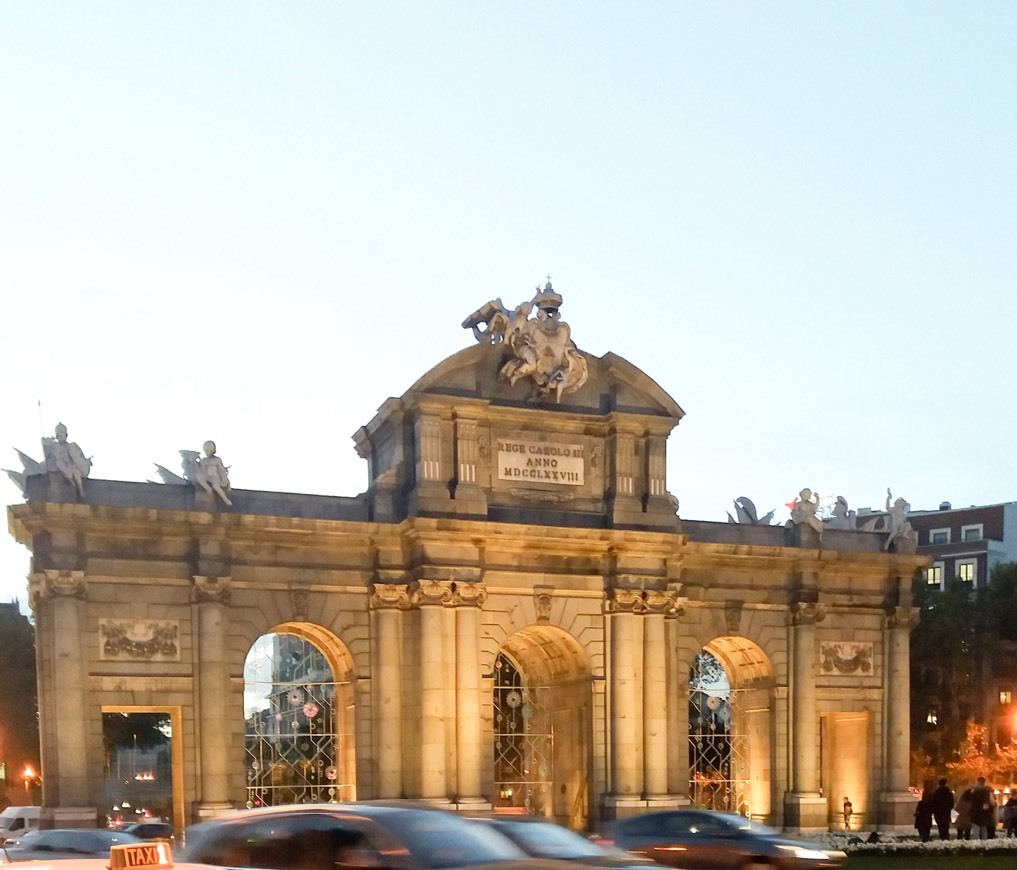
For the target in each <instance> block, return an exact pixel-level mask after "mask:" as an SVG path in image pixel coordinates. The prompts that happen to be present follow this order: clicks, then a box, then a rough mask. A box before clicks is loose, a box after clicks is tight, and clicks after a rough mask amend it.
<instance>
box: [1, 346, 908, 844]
mask: <svg viewBox="0 0 1017 870" xmlns="http://www.w3.org/2000/svg"><path fill="white" fill-rule="evenodd" d="M506 352H507V348H506V346H505V345H503V344H479V345H477V346H475V347H471V348H469V349H466V350H464V351H461V352H459V353H457V354H455V355H453V356H452V357H450V358H449V359H447V360H445V361H444V362H443V363H441V364H440V365H438V366H437V367H435V368H434V369H433V370H431V371H430V372H428V373H427V374H426V375H425V376H424V377H423V378H421V379H420V380H419V381H418V382H417V383H416V384H415V385H414V386H413V387H412V388H411V389H410V390H409V391H408V392H407V393H406V394H405V395H404V396H402V397H401V398H399V399H390V400H388V401H386V402H385V403H384V404H383V405H382V406H381V408H380V410H379V412H378V414H377V416H376V417H375V418H374V420H372V421H371V422H370V423H369V424H368V425H367V426H366V427H364V428H362V429H361V430H360V431H359V432H357V434H356V436H355V442H356V447H357V450H358V452H359V453H360V455H361V456H362V457H364V458H365V459H367V461H368V465H369V487H368V489H367V490H366V492H364V493H363V494H361V495H359V496H356V497H352V498H342V497H331V496H302V495H291V494H280V493H269V492H255V491H247V490H241V489H235V490H232V492H231V493H230V501H231V502H232V504H231V505H229V506H227V505H226V504H224V503H223V501H222V500H221V499H220V498H218V497H217V496H216V494H215V493H214V492H212V493H209V492H205V491H204V490H202V489H201V488H200V487H193V486H189V485H175V486H174V485H166V484H153V483H132V482H115V481H105V480H87V481H86V482H85V486H84V495H83V497H79V495H78V494H77V492H76V491H75V489H74V487H73V486H72V485H71V484H70V483H68V482H67V481H66V480H64V479H63V478H62V477H61V476H60V475H58V474H56V473H48V474H46V473H43V474H39V475H36V476H34V477H30V478H29V479H28V481H27V484H26V502H25V503H24V504H19V505H15V506H12V507H11V508H10V509H9V517H10V526H11V529H12V531H13V534H14V535H15V537H16V538H17V539H18V540H19V541H21V542H22V543H24V544H25V545H26V546H28V547H29V548H30V549H31V551H32V554H33V563H32V573H31V578H30V581H31V598H32V606H33V608H34V611H35V616H36V624H37V632H38V663H39V675H40V677H39V680H40V682H39V685H40V706H41V722H42V746H43V767H44V771H43V772H44V805H45V810H44V812H45V814H46V818H47V820H48V824H52V825H65V824H83V823H86V822H90V821H94V818H95V816H96V814H97V813H100V814H101V812H102V810H103V807H104V804H105V803H108V802H109V795H108V793H107V792H106V791H105V788H106V786H105V785H104V783H105V782H106V780H107V779H108V776H107V774H108V765H109V759H108V753H106V754H104V750H103V746H104V727H103V714H104V713H105V714H113V713H120V714H123V713H126V714H128V715H130V714H136V713H143V712H158V713H162V714H165V715H166V716H168V717H169V718H170V720H171V722H172V728H171V729H170V730H171V733H172V762H171V764H170V769H171V771H172V780H173V781H172V800H173V807H174V809H173V820H174V821H175V822H176V824H177V825H182V824H184V823H186V822H189V821H191V820H193V819H197V818H201V817H205V816H208V815H214V814H216V813H219V812H222V811H223V810H224V809H226V808H229V807H233V806H242V805H245V804H249V803H250V804H257V803H271V802H275V801H280V800H304V799H313V800H333V799H334V800H345V799H350V798H354V797H357V798H388V797H391V798H397V797H408V798H422V799H425V800H429V801H432V802H434V803H437V804H441V805H448V806H451V807H456V808H460V809H477V808H482V807H491V806H493V807H494V808H496V809H501V810H505V811H521V810H528V811H531V812H536V813H542V814H546V815H548V816H551V817H554V818H556V819H558V820H559V821H561V822H563V823H565V824H569V825H571V826H573V827H576V828H588V827H592V826H594V825H596V824H597V822H598V821H599V820H601V819H604V818H610V817H613V816H616V815H627V814H632V813H638V812H642V811H646V810H647V809H652V808H659V807H669V806H682V805H686V804H688V803H690V802H696V803H702V804H706V805H710V806H716V807H724V808H729V809H732V810H735V811H740V812H744V813H748V814H751V815H752V816H753V817H756V818H759V819H763V820H766V821H769V822H771V823H774V824H777V825H780V826H785V827H788V828H792V829H805V830H816V829H826V828H828V827H831V826H833V827H836V826H838V825H839V824H841V819H842V814H841V803H842V801H843V798H844V796H845V795H848V796H850V798H851V800H852V802H853V805H854V810H855V814H856V819H857V820H858V821H859V822H863V823H864V824H866V825H867V826H873V825H877V824H883V825H901V824H906V825H910V822H911V813H912V811H913V806H912V803H913V801H912V800H911V798H910V796H909V795H908V793H907V787H908V784H909V783H908V779H907V776H908V760H909V758H908V756H909V743H908V725H909V704H908V679H909V678H908V634H909V631H910V627H911V625H912V621H913V618H914V616H913V609H912V607H911V600H910V594H911V592H910V590H911V582H912V578H913V576H914V574H915V572H916V571H917V570H919V569H920V568H922V567H924V566H925V565H926V564H927V560H924V561H923V560H922V559H921V558H920V557H916V556H915V555H914V554H913V553H906V552H890V553H886V552H884V551H883V541H884V538H885V536H884V535H881V534H878V533H871V532H855V531H837V530H826V531H824V532H823V535H822V540H820V538H819V535H818V533H817V532H816V531H815V530H813V529H812V528H809V527H807V526H804V525H803V526H794V527H790V528H785V527H783V526H764V525H740V524H728V523H713V522H701V521H693V520H687V519H679V518H678V516H676V501H675V500H674V498H673V497H672V496H671V495H670V493H668V491H667V489H666V488H665V480H666V478H667V470H668V469H667V461H666V443H667V440H668V438H669V436H670V434H671V432H672V430H673V429H674V427H675V426H676V425H677V424H678V422H679V420H680V419H681V417H682V416H683V412H682V410H681V409H680V408H679V407H678V405H677V404H676V403H675V402H674V400H673V399H671V397H670V396H669V395H668V394H667V393H665V392H664V391H663V390H662V389H661V388H660V387H659V386H658V385H657V384H656V383H655V382H654V381H653V380H651V379H650V378H649V377H647V375H645V374H644V373H643V372H641V371H640V370H639V369H637V368H636V367H634V366H633V365H631V364H630V363H628V362H627V361H626V360H624V359H622V358H620V357H618V356H615V355H614V354H607V355H605V356H604V357H601V358H596V357H592V356H590V355H585V354H584V355H581V356H582V359H581V361H580V362H581V364H582V366H581V367H578V364H577V362H576V358H573V359H571V360H570V365H572V367H573V368H572V369H571V370H570V372H571V374H569V378H570V379H571V380H569V381H567V383H568V384H569V385H570V389H571V390H572V392H571V393H568V394H567V395H560V396H555V394H554V392H553V387H554V385H553V379H552V381H551V382H550V383H551V386H550V387H548V389H549V390H551V392H548V391H547V390H545V392H544V393H543V394H542V397H538V398H536V399H535V398H534V397H533V394H532V387H533V384H532V383H531V382H529V381H528V380H526V379H525V378H521V379H520V378H517V380H516V382H512V383H510V382H509V380H507V379H506V377H505V376H504V375H505V370H506V365H507V364H506V362H505V354H506ZM510 362H511V361H510ZM510 374H513V375H517V374H518V367H517V368H516V369H513V370H511V372H510ZM671 479H672V480H676V481H679V482H680V481H681V473H680V470H678V472H677V473H674V474H672V475H671Z"/></svg>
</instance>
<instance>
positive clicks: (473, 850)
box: [178, 803, 567, 870]
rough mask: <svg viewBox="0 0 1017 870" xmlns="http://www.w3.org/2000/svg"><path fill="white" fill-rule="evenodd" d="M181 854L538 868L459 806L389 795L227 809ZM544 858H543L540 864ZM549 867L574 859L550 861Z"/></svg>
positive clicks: (406, 866) (289, 863) (349, 864)
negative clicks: (395, 800)
mask: <svg viewBox="0 0 1017 870" xmlns="http://www.w3.org/2000/svg"><path fill="white" fill-rule="evenodd" d="M185 841H186V845H185V846H184V848H183V849H182V850H181V851H180V852H179V853H178V857H179V858H180V860H181V861H189V862H192V863H196V864H212V865H217V866H220V867H259V868H265V870H365V868H391V870H414V868H428V870H430V868H435V870H438V868H446V867H478V866H482V865H491V864H497V865H498V867H499V868H505V870H509V868H511V867H513V866H515V867H518V868H521V870H532V868H534V866H535V864H534V862H533V859H528V858H527V855H526V853H525V852H523V850H522V849H520V848H519V847H518V846H516V845H515V844H514V843H513V842H512V841H511V840H508V839H506V838H505V837H503V836H502V835H501V834H499V833H498V832H497V831H495V830H493V829H492V828H488V827H485V826H483V825H478V824H476V823H474V822H471V821H468V820H467V819H464V818H463V817H462V816H458V815H456V814H455V813H450V812H446V811H444V810H439V809H434V808H425V807H422V806H404V805H394V804H387V803H345V804H294V805H291V806H279V807H267V808H264V809H255V810H241V811H238V812H233V813H226V814H225V815H222V816H219V817H217V818H215V819H211V820H209V821H207V822H202V823H200V824H197V825H192V826H191V827H189V828H188V829H187V831H186V832H185ZM541 863H542V862H539V861H538V862H536V866H538V867H539V866H540V864H541ZM545 867H546V868H547V870H551V868H552V867H557V868H562V867H567V865H562V864H558V863H556V862H546V864H545Z"/></svg>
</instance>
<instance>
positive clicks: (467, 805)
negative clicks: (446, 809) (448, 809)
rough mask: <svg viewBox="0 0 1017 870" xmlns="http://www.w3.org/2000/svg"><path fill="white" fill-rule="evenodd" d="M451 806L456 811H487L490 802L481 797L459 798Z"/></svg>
mask: <svg viewBox="0 0 1017 870" xmlns="http://www.w3.org/2000/svg"><path fill="white" fill-rule="evenodd" d="M453 808H454V809H455V811H456V812H457V813H467V814H469V813H489V812H491V802H490V801H486V800H484V799H483V798H459V800H458V801H456V803H455V804H453Z"/></svg>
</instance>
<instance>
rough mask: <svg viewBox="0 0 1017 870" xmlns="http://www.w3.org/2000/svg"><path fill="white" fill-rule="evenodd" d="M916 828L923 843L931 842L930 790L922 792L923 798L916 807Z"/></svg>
mask: <svg viewBox="0 0 1017 870" xmlns="http://www.w3.org/2000/svg"><path fill="white" fill-rule="evenodd" d="M915 830H917V831H918V836H919V837H921V838H922V842H923V843H928V842H929V839H930V838H931V837H932V797H931V795H929V794H928V792H922V799H921V800H920V801H918V806H917V807H915Z"/></svg>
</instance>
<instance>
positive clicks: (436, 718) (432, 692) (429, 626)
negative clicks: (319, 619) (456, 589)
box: [411, 580, 452, 802]
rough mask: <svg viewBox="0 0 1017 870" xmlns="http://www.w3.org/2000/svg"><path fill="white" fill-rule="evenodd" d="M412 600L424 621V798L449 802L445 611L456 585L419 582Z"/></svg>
mask: <svg viewBox="0 0 1017 870" xmlns="http://www.w3.org/2000/svg"><path fill="white" fill-rule="evenodd" d="M411 600H412V602H413V603H414V604H415V605H416V606H417V607H418V613H419V617H420V660H419V662H418V665H419V668H420V671H419V673H420V736H419V743H418V746H419V750H418V752H419V759H420V797H422V798H423V799H425V800H431V801H435V802H447V801H448V798H449V795H448V777H447V774H446V764H445V719H446V717H447V716H448V715H451V713H452V711H449V710H447V709H446V707H445V704H444V703H443V700H444V697H445V686H444V681H443V680H442V670H443V667H444V662H445V655H444V650H445V643H444V641H445V638H444V632H443V628H442V622H443V620H442V615H443V614H442V609H443V608H444V607H445V606H447V605H448V604H450V603H451V602H452V584H451V583H450V582H448V581H443V580H420V581H417V582H415V583H414V584H413V587H412V593H411Z"/></svg>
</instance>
